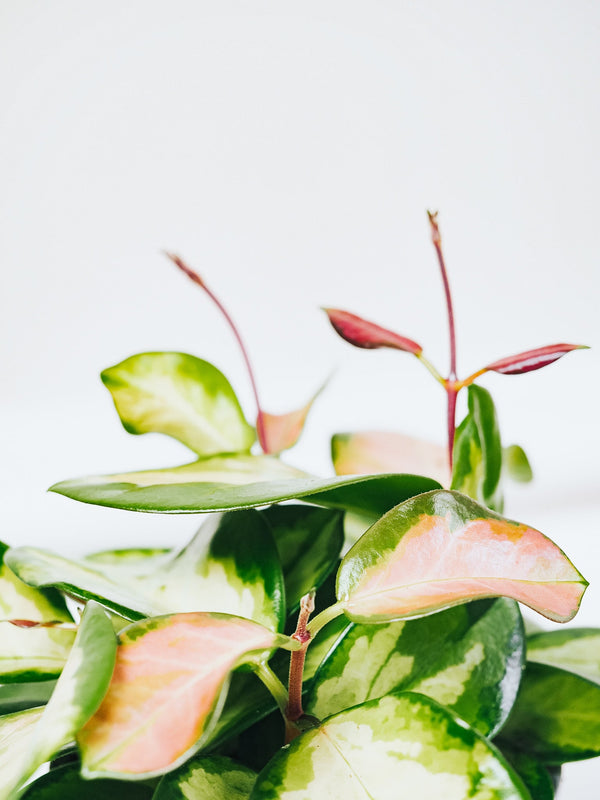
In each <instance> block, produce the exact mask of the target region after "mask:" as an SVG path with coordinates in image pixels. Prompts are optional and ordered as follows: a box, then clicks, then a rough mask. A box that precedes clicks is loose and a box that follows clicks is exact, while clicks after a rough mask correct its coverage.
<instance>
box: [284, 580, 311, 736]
mask: <svg viewBox="0 0 600 800" xmlns="http://www.w3.org/2000/svg"><path fill="white" fill-rule="evenodd" d="M314 610H315V593H314V591H312V592H309V593H308V594H305V595H304V597H303V598H302V600H301V601H300V613H299V614H298V624H297V625H296V630H295V632H294V633H293V634H292V638H293V639H297V640H298V641H299V642H300V644H301V645H302V647H301V648H300V649H299V650H294V651H292V653H291V655H290V677H289V681H288V688H289V701H288V704H287V709H286V712H285V717H286V719H287V720H289V721H290V722H295V721H296V720H298V719H300V717H301V716H302V715H303V714H304V711H303V709H302V674H303V672H304V659H305V658H306V649H307V648H308V645H309V643H310V640H311V639H312V634H311V633H310V631H309V630H308V628H307V624H308V619H309V617H310V615H311V614H312V612H313V611H314Z"/></svg>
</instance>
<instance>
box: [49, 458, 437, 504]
mask: <svg viewBox="0 0 600 800" xmlns="http://www.w3.org/2000/svg"><path fill="white" fill-rule="evenodd" d="M437 488H439V484H438V483H437V481H434V480H431V479H430V478H423V477H420V476H416V475H375V476H372V475H371V476H369V475H367V476H359V477H357V476H353V477H351V478H314V477H310V476H307V475H306V474H304V473H300V472H299V471H298V470H295V469H293V468H292V467H288V466H287V465H285V464H283V462H281V461H280V460H279V459H277V458H274V457H272V456H262V457H261V456H243V455H240V456H235V457H231V458H226V457H219V458H210V459H205V460H203V461H195V462H194V463H193V464H185V465H184V466H181V467H174V468H172V469H163V470H147V471H145V472H130V473H122V474H117V475H97V476H93V477H89V478H80V479H76V480H71V481H63V482H62V483H57V484H55V485H54V486H52V487H51V489H50V490H51V491H53V492H57V493H58V494H63V495H65V496H66V497H70V498H72V499H73V500H79V501H81V502H83V503H94V504H95V505H100V506H109V507H111V508H125V509H128V510H130V511H152V512H171V513H177V514H197V513H198V512H202V511H230V510H235V509H240V508H255V507H256V506H263V505H268V504H270V503H279V502H281V501H283V500H293V499H295V498H300V499H303V500H306V501H307V502H310V503H314V504H315V505H323V506H330V507H333V508H343V509H344V510H350V511H356V512H358V513H364V514H370V515H371V516H373V517H378V516H380V515H381V514H383V513H384V512H385V511H387V510H388V509H390V508H392V506H394V505H395V504H396V503H398V502H401V501H402V500H405V499H406V498H408V497H412V496H413V495H415V494H419V493H420V492H427V491H429V490H430V489H437Z"/></svg>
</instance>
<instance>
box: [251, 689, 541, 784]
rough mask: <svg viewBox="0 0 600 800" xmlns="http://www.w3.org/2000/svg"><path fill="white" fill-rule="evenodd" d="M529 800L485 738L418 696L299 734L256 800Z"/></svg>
mask: <svg viewBox="0 0 600 800" xmlns="http://www.w3.org/2000/svg"><path fill="white" fill-rule="evenodd" d="M399 796H402V797H406V798H432V799H433V798H436V800H437V799H438V798H443V799H444V800H465V798H467V797H468V798H470V800H530V799H529V797H528V793H527V790H526V789H525V787H524V786H523V784H522V783H521V781H520V779H519V778H518V776H517V775H516V773H514V772H513V770H512V769H511V768H510V767H509V766H508V764H507V763H506V762H505V761H504V759H503V758H502V756H501V755H500V753H499V752H498V751H496V750H495V748H494V747H492V746H491V745H490V744H489V743H488V742H487V741H486V740H485V739H484V738H483V737H482V736H481V735H480V734H478V733H476V732H475V731H474V730H472V729H471V728H469V727H468V726H467V725H466V724H465V723H464V722H463V721H462V720H460V719H459V718H458V717H455V716H454V715H453V714H452V713H451V712H450V711H448V710H447V709H445V708H443V707H442V706H439V705H438V704H437V703H435V702H434V701H433V700H430V699H429V698H427V697H424V696H422V695H418V694H412V693H398V694H393V695H387V696H386V697H382V698H380V699H378V700H371V701H370V702H368V703H364V704H363V705H360V706H356V707H354V708H351V709H348V710H347V711H342V712H341V713H339V714H336V715H334V716H333V717H330V718H329V719H328V720H326V721H325V722H323V723H321V725H319V727H317V728H314V729H313V730H310V731H308V732H307V733H304V734H302V735H301V736H299V737H298V738H297V739H295V740H294V741H293V742H292V744H291V745H290V746H289V748H286V749H284V750H281V751H280V752H279V754H278V755H276V756H275V758H274V759H273V760H272V761H271V762H270V764H268V765H267V767H265V769H264V770H263V771H262V772H261V773H260V774H259V776H258V779H257V781H256V785H255V787H254V790H253V792H252V794H251V800H305V798H306V800H308V799H309V798H326V797H343V798H345V799H346V800H367V798H373V800H374V799H375V798H376V800H396V799H397V798H398V797H399Z"/></svg>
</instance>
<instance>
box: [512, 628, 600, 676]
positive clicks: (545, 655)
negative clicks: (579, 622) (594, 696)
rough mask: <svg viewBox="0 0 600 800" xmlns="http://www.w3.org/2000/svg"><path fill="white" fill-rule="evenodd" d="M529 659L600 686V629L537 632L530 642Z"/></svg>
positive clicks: (530, 638) (528, 648) (528, 642)
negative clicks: (571, 673)
mask: <svg viewBox="0 0 600 800" xmlns="http://www.w3.org/2000/svg"><path fill="white" fill-rule="evenodd" d="M527 658H528V659H529V661H536V662H538V663H540V664H550V665H551V666H554V667H560V668H561V669H566V670H568V671H569V672H575V673H576V674H577V675H581V676H582V677H583V678H587V679H588V680H590V681H594V682H595V683H598V684H600V630H599V629H598V628H568V629H567V630H564V631H548V632H546V633H536V634H534V635H533V636H530V637H529V638H528V640H527Z"/></svg>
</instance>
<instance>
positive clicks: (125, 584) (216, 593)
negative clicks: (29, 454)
mask: <svg viewBox="0 0 600 800" xmlns="http://www.w3.org/2000/svg"><path fill="white" fill-rule="evenodd" d="M142 552H143V551H142ZM8 559H9V561H10V564H11V566H12V568H13V569H14V570H15V572H16V573H17V574H18V575H19V576H20V578H21V580H23V581H25V582H27V583H29V584H32V585H34V586H55V587H57V588H59V589H61V590H62V591H65V592H67V593H68V594H70V595H72V596H74V597H77V598H80V599H82V600H89V599H94V600H97V601H98V602H99V603H101V604H102V605H104V606H106V608H109V609H110V610H111V611H114V612H115V613H117V614H120V615H121V616H124V617H125V618H127V619H129V620H136V619H142V618H144V617H149V616H157V615H161V614H167V613H175V612H185V611H221V612H226V613H229V614H236V615H238V616H244V617H249V618H251V619H255V620H256V621H258V622H260V623H262V624H264V625H267V626H268V627H270V628H273V629H277V628H279V627H280V625H281V624H282V623H283V620H284V613H285V608H284V597H283V594H284V589H283V576H282V574H281V567H280V565H279V559H278V555H277V549H276V547H275V543H274V541H273V536H272V534H271V531H270V529H269V526H268V523H267V522H266V521H265V520H264V518H263V517H262V516H261V515H260V514H259V513H258V512H256V511H253V510H248V511H242V512H238V513H237V514H233V513H231V514H225V515H216V516H214V517H211V518H210V519H209V520H207V521H206V523H205V524H204V525H203V526H202V527H201V528H200V530H199V531H198V533H197V534H196V536H195V537H194V538H193V539H192V541H191V542H190V543H189V544H188V545H187V546H186V547H184V548H183V550H182V551H181V552H178V553H174V554H172V555H170V556H167V557H166V556H165V555H164V553H162V552H161V553H160V556H157V555H156V554H154V555H153V556H151V557H146V558H144V556H143V555H139V553H138V554H136V555H134V554H133V553H132V552H131V551H124V554H123V555H122V557H121V559H119V556H118V551H115V552H113V553H112V554H106V553H105V554H103V555H100V556H98V555H96V556H94V557H92V558H91V559H86V560H83V561H81V562H76V561H70V560H68V559H66V558H62V557H61V556H57V555H54V554H53V553H49V552H46V551H44V550H38V549H35V548H29V547H22V548H17V549H15V550H11V551H10V553H9V556H8Z"/></svg>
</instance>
